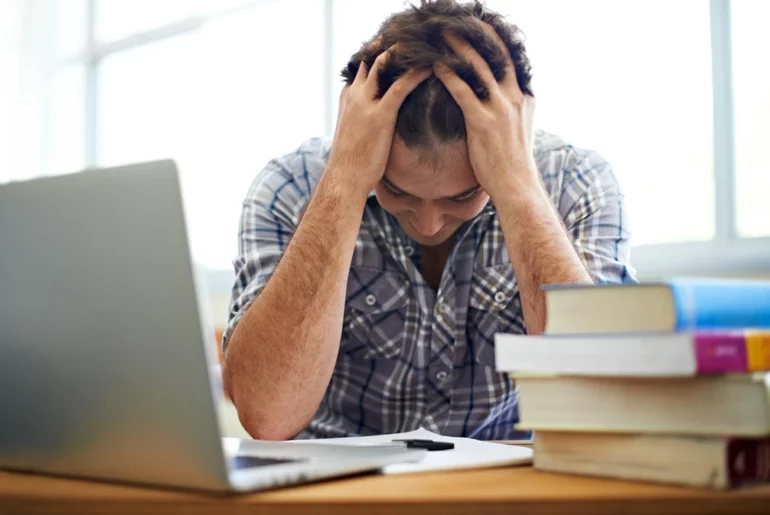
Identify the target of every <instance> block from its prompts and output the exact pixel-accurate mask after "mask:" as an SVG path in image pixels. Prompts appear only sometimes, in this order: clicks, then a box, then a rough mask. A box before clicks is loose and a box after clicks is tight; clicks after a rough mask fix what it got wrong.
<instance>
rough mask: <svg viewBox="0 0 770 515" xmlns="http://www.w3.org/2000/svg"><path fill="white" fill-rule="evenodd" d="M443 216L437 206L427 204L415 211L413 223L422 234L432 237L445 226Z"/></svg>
mask: <svg viewBox="0 0 770 515" xmlns="http://www.w3.org/2000/svg"><path fill="white" fill-rule="evenodd" d="M442 218H443V217H442V214H441V211H440V210H439V209H438V208H437V207H436V206H431V205H429V204H426V205H423V206H421V207H420V208H419V209H418V210H416V211H415V217H414V220H413V221H412V225H414V228H415V229H417V232H419V233H420V235H421V236H425V237H426V238H430V237H431V236H435V235H436V233H438V232H439V231H440V230H441V228H442V227H444V222H443V221H442Z"/></svg>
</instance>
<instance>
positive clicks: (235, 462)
mask: <svg viewBox="0 0 770 515" xmlns="http://www.w3.org/2000/svg"><path fill="white" fill-rule="evenodd" d="M297 461H305V460H300V459H293V458H292V459H288V458H261V457H259V456H233V457H232V458H230V468H231V470H240V469H250V468H257V467H268V466H270V465H281V464H283V463H294V462H297Z"/></svg>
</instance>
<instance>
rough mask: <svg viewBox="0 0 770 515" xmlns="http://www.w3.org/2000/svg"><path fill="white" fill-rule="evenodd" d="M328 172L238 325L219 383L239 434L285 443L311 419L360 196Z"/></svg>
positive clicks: (332, 356) (327, 371) (335, 342)
mask: <svg viewBox="0 0 770 515" xmlns="http://www.w3.org/2000/svg"><path fill="white" fill-rule="evenodd" d="M339 175H340V174H336V173H335V172H334V171H333V170H327V171H326V172H325V173H324V176H323V177H322V179H321V180H320V182H319V184H318V187H317V189H316V191H315V194H314V195H313V197H312V199H311V200H310V202H309V203H308V206H307V208H306V210H305V213H304V215H303V218H302V220H301V222H300V223H299V225H298V227H297V230H296V232H295V234H294V236H293V237H292V240H291V242H290V243H289V245H288V247H287V248H286V251H285V253H284V255H283V257H282V258H281V261H280V263H279V264H278V266H277V268H276V270H275V272H274V273H273V275H272V277H271V278H270V280H269V281H268V282H267V284H266V285H265V287H264V289H263V290H262V292H261V293H260V295H259V297H258V298H257V299H256V300H255V301H254V303H253V304H252V305H251V306H250V307H249V309H248V310H247V312H246V314H245V315H244V317H243V318H242V319H241V321H240V322H239V323H238V325H237V327H236V329H235V331H234V332H233V335H232V337H231V340H230V343H229V345H228V348H227V351H226V354H225V360H224V376H225V377H224V378H225V384H226V387H227V390H228V393H229V395H230V396H231V398H232V399H233V402H234V403H235V405H236V407H237V408H238V413H239V417H240V419H241V422H242V423H243V425H244V427H245V429H246V430H247V431H248V432H249V433H250V434H251V435H252V436H254V437H257V438H264V439H288V438H292V437H294V436H295V435H296V434H297V433H298V432H299V431H301V430H302V429H303V428H304V427H305V426H306V425H307V423H308V422H309V421H310V419H311V418H312V416H313V415H314V414H315V412H316V410H317V409H318V406H319V404H320V402H321V399H322V397H323V395H324V392H325V391H326V388H327V386H328V384H329V380H330V378H331V375H332V372H333V370H334V364H335V362H336V358H337V353H338V350H339V343H340V336H341V331H342V318H343V310H344V306H345V291H346V285H347V278H348V273H349V270H350V262H351V259H352V254H353V250H354V247H355V241H356V238H357V236H358V230H359V226H360V223H361V216H362V213H363V207H364V203H365V200H366V195H365V194H361V193H359V192H358V191H353V190H352V189H351V188H350V187H349V186H348V185H347V184H346V182H345V181H342V180H338V179H337V177H338V176H339Z"/></svg>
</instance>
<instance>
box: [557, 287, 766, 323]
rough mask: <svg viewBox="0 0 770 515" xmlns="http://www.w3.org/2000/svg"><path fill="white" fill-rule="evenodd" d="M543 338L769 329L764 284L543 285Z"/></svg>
mask: <svg viewBox="0 0 770 515" xmlns="http://www.w3.org/2000/svg"><path fill="white" fill-rule="evenodd" d="M544 292H545V298H546V311H547V317H546V328H545V332H546V334H575V333H578V334H586V333H618V332H637V331H665V332H668V331H713V330H725V329H753V328H770V282H768V281H748V280H725V279H674V280H671V281H667V282H661V283H641V284H601V285H595V286H592V285H569V286H561V285H556V286H548V287H546V288H544Z"/></svg>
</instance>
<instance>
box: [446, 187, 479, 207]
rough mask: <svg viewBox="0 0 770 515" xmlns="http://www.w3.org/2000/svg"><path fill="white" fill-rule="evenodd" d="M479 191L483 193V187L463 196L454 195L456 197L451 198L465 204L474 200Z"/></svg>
mask: <svg viewBox="0 0 770 515" xmlns="http://www.w3.org/2000/svg"><path fill="white" fill-rule="evenodd" d="M479 193H481V188H479V189H477V190H475V191H472V192H470V193H468V194H467V195H464V196H462V197H454V198H451V199H449V200H450V201H452V202H456V203H458V204H464V203H466V202H470V201H471V200H473V199H475V198H476V197H478V196H479Z"/></svg>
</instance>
